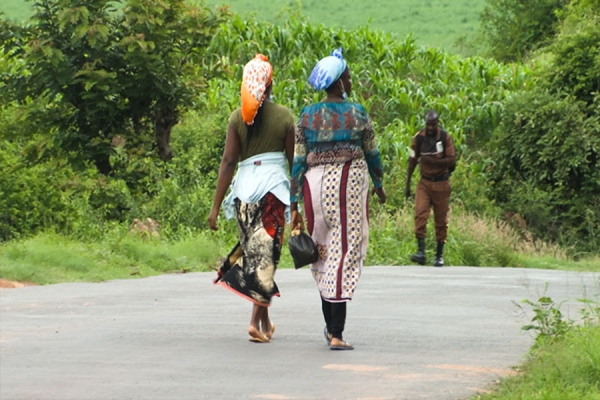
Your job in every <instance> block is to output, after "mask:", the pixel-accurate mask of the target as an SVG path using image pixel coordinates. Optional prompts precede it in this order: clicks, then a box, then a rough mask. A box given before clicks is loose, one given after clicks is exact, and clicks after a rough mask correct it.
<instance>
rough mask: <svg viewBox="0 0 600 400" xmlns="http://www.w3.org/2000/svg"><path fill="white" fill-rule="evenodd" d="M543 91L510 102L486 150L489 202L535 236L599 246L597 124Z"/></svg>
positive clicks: (567, 100)
mask: <svg viewBox="0 0 600 400" xmlns="http://www.w3.org/2000/svg"><path fill="white" fill-rule="evenodd" d="M587 110H588V108H587V107H586V105H585V104H584V103H582V102H579V101H577V100H576V99H573V98H572V97H560V96H557V95H552V94H551V93H550V92H548V91H547V90H544V89H542V88H540V89H536V90H531V91H528V92H524V93H522V94H519V95H516V96H514V97H513V98H512V99H511V100H510V101H508V102H507V105H506V113H505V117H504V119H503V123H502V125H501V127H500V128H499V129H498V131H497V134H496V137H495V140H494V142H493V143H492V144H491V146H490V152H491V153H493V154H494V158H495V160H496V162H495V163H494V165H493V166H492V167H491V168H490V177H491V183H492V190H491V197H492V198H493V199H494V200H496V201H497V202H498V204H499V205H501V206H502V207H504V208H505V209H506V210H509V211H513V212H517V213H519V214H520V215H522V216H523V217H524V218H525V220H526V221H527V223H528V226H529V229H530V230H531V231H532V232H534V233H535V234H536V235H538V237H540V238H543V239H545V240H549V241H560V242H561V243H563V244H565V245H572V246H574V247H576V248H577V249H578V250H580V251H590V252H596V251H597V249H598V248H600V235H599V233H598V231H597V227H598V226H600V201H599V200H598V193H599V192H600V135H598V132H600V121H599V120H598V118H597V117H588V115H587Z"/></svg>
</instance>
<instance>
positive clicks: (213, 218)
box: [208, 208, 219, 231]
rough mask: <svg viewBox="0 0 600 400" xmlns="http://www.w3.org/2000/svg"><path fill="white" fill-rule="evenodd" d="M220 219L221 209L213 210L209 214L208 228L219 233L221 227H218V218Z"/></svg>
mask: <svg viewBox="0 0 600 400" xmlns="http://www.w3.org/2000/svg"><path fill="white" fill-rule="evenodd" d="M218 217H219V209H218V208H213V209H212V210H211V211H210V214H208V226H209V227H210V229H212V230H213V231H218V230H219V227H218V226H217V218H218Z"/></svg>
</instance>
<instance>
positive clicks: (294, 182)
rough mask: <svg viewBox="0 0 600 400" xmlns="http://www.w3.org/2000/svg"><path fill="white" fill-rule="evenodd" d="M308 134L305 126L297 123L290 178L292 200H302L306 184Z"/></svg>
mask: <svg viewBox="0 0 600 400" xmlns="http://www.w3.org/2000/svg"><path fill="white" fill-rule="evenodd" d="M306 168H307V167H306V136H305V134H304V128H303V127H302V126H301V125H300V124H298V125H296V133H295V145H294V163H293V165H292V177H291V180H290V201H291V202H299V201H302V199H303V195H302V186H303V184H304V174H306Z"/></svg>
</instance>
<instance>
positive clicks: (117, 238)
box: [0, 206, 600, 284]
mask: <svg viewBox="0 0 600 400" xmlns="http://www.w3.org/2000/svg"><path fill="white" fill-rule="evenodd" d="M430 222H431V221H430ZM428 231H429V235H428V239H427V250H428V251H427V255H428V259H429V261H431V262H432V261H433V257H434V251H435V243H434V239H433V226H432V225H431V223H430V226H429V230H428ZM235 232H236V231H235V223H234V222H233V221H228V222H226V221H223V225H222V226H221V230H220V231H219V233H218V234H214V233H212V232H200V233H197V234H193V235H192V234H190V235H188V236H186V237H183V238H180V239H178V240H168V239H153V238H150V239H145V238H142V237H137V236H132V235H130V234H128V229H127V228H126V227H124V226H123V227H119V226H117V227H116V228H113V229H112V231H109V232H107V233H106V234H105V235H104V237H103V238H102V239H100V240H98V241H96V242H91V241H79V240H75V239H69V238H66V237H63V236H58V235H55V234H51V233H47V234H40V235H38V236H36V237H33V238H30V239H25V240H20V241H19V240H15V241H10V242H7V243H4V244H2V245H0V278H4V279H8V280H16V281H26V282H33V283H37V284H52V283H59V282H72V281H89V282H99V281H104V280H111V279H126V278H133V277H144V276H151V275H158V274H162V273H184V272H196V271H210V270H211V269H213V268H215V267H216V266H217V265H218V263H219V261H220V259H221V258H222V257H224V256H226V255H227V253H228V252H229V250H230V248H231V246H232V245H233V244H234V242H235V240H236V238H235V235H236V233H235ZM415 251H416V242H415V239H414V232H413V214H412V208H411V207H409V206H407V207H404V208H401V209H399V210H397V211H396V212H395V213H393V214H388V213H378V214H377V217H374V218H373V219H371V232H370V244H369V250H368V253H367V259H366V263H365V264H366V265H399V266H401V265H411V264H412V263H411V261H410V255H411V254H412V253H413V252H415ZM444 260H445V263H446V265H449V266H451V265H454V266H462V265H464V266H480V267H490V266H496V267H497V266H501V267H523V268H544V269H561V270H571V271H596V272H600V258H599V257H597V256H594V257H588V258H584V259H581V260H579V261H575V260H573V259H570V258H569V257H567V255H566V253H565V252H564V251H562V250H561V249H560V248H558V247H557V246H552V245H547V244H544V243H541V244H540V243H528V242H523V241H522V240H520V237H519V235H518V234H517V233H516V232H515V231H514V230H512V229H511V228H510V227H509V226H507V225H504V224H498V223H497V222H495V221H493V220H491V219H482V218H479V217H476V216H474V215H471V214H466V213H462V212H460V211H457V212H455V213H454V214H453V215H451V216H450V228H449V237H448V242H447V245H446V251H445V255H444ZM279 267H280V268H292V267H293V262H292V260H291V257H290V255H289V251H288V250H287V247H285V248H284V249H283V252H282V256H281V260H280V264H279Z"/></svg>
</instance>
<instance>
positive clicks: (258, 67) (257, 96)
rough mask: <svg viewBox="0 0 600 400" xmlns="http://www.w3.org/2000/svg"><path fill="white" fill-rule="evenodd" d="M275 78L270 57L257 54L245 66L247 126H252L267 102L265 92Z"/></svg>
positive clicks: (243, 90)
mask: <svg viewBox="0 0 600 400" xmlns="http://www.w3.org/2000/svg"><path fill="white" fill-rule="evenodd" d="M272 78H273V66H272V65H271V63H270V62H269V57H267V56H265V55H263V54H259V53H257V54H256V55H255V56H254V58H253V59H252V60H250V61H249V62H248V63H247V64H246V65H245V66H244V73H243V75H242V89H241V91H240V94H241V95H242V119H243V120H244V122H245V123H246V125H252V124H253V123H254V118H255V117H256V113H257V112H258V109H259V108H260V106H261V105H262V103H263V101H264V100H265V92H266V90H267V87H268V86H269V85H270V84H271V79H272Z"/></svg>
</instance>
